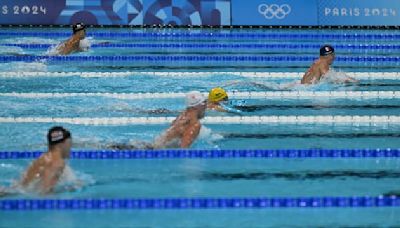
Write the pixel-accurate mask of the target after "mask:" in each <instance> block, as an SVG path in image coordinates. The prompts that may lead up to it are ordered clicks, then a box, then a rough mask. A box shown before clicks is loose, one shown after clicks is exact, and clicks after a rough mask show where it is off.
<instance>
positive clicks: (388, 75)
mask: <svg viewBox="0 0 400 228" xmlns="http://www.w3.org/2000/svg"><path fill="white" fill-rule="evenodd" d="M343 73H345V74H346V75H348V76H350V77H353V78H356V79H361V80H375V79H376V80H380V79H388V80H398V79H400V72H343ZM303 74H304V72H157V71H153V72H136V71H126V72H20V71H12V72H10V71H8V72H0V78H29V77H55V78H59V77H84V78H97V77H131V76H155V77H210V76H216V75H218V76H237V77H246V78H265V79H300V78H301V77H302V76H303Z"/></svg>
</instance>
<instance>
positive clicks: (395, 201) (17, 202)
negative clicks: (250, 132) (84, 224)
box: [0, 196, 400, 211]
mask: <svg viewBox="0 0 400 228" xmlns="http://www.w3.org/2000/svg"><path fill="white" fill-rule="evenodd" d="M399 206H400V198H399V197H396V196H376V197H370V196H353V197H257V198H256V197H252V198H250V197H240V198H211V197H210V198H145V199H139V198H138V199H13V200H0V211H20V210H30V211H34V210H105V209H107V210H118V209H157V210H165V209H166V210H168V209H262V208H365V207H369V208H371V207H399Z"/></svg>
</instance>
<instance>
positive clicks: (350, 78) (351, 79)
mask: <svg viewBox="0 0 400 228" xmlns="http://www.w3.org/2000/svg"><path fill="white" fill-rule="evenodd" d="M345 76H346V78H345V79H344V80H343V82H344V83H359V82H360V81H359V80H357V79H355V78H352V77H350V76H348V75H347V74H345Z"/></svg>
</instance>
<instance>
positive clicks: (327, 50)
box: [319, 45, 335, 56]
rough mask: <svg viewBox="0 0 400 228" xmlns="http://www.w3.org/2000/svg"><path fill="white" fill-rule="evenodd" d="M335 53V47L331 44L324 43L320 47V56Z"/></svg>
mask: <svg viewBox="0 0 400 228" xmlns="http://www.w3.org/2000/svg"><path fill="white" fill-rule="evenodd" d="M333 53H335V49H334V48H333V47H332V46H331V45H324V46H322V47H321V49H319V55H320V56H327V55H330V54H333Z"/></svg>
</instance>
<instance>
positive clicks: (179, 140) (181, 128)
mask: <svg viewBox="0 0 400 228" xmlns="http://www.w3.org/2000/svg"><path fill="white" fill-rule="evenodd" d="M206 108H207V101H206V98H205V97H204V96H203V95H202V94H201V93H200V92H197V91H192V92H189V93H188V94H187V95H186V110H184V111H183V112H182V113H181V114H180V115H179V116H178V117H177V118H176V119H175V120H174V121H173V122H172V124H171V126H170V127H169V128H168V129H167V130H166V131H165V132H164V133H163V134H162V135H161V136H160V137H159V138H157V139H156V140H155V142H154V144H153V147H154V148H155V149H161V148H188V147H190V146H191V145H192V143H193V141H194V140H195V139H196V138H197V136H198V135H199V132H200V129H201V123H200V119H202V118H203V117H204V115H205V111H206Z"/></svg>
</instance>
